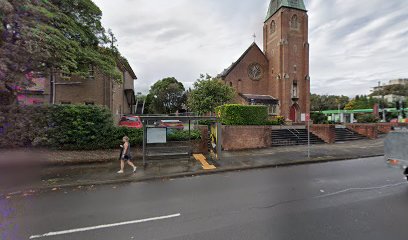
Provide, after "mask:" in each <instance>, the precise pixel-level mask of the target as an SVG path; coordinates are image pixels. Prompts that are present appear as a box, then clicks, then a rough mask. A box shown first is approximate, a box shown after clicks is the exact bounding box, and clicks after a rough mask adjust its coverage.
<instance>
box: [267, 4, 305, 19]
mask: <svg viewBox="0 0 408 240" xmlns="http://www.w3.org/2000/svg"><path fill="white" fill-rule="evenodd" d="M282 7H288V8H294V9H299V10H303V11H307V10H306V7H305V3H304V2H303V0H271V3H270V4H269V9H268V13H267V15H266V19H265V21H268V19H269V18H270V17H272V15H273V14H275V13H276V12H277V11H278V10H279V9H280V8H282Z"/></svg>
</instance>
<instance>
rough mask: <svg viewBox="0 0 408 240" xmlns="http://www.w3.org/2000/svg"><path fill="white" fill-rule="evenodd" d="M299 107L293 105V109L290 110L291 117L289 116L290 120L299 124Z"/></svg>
mask: <svg viewBox="0 0 408 240" xmlns="http://www.w3.org/2000/svg"><path fill="white" fill-rule="evenodd" d="M298 116H299V105H297V104H296V103H295V104H293V105H292V107H291V108H290V115H289V119H290V120H291V121H292V122H298V120H299V118H298Z"/></svg>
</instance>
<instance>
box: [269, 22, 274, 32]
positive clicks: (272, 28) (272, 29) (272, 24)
mask: <svg viewBox="0 0 408 240" xmlns="http://www.w3.org/2000/svg"><path fill="white" fill-rule="evenodd" d="M269 30H270V31H271V34H272V33H274V32H275V31H276V23H275V21H273V20H272V22H271V25H270V26H269Z"/></svg>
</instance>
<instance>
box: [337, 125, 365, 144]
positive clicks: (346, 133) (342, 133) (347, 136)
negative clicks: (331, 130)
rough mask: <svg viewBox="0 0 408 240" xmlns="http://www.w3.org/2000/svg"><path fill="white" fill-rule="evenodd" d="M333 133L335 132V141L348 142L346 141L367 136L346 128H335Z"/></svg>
mask: <svg viewBox="0 0 408 240" xmlns="http://www.w3.org/2000/svg"><path fill="white" fill-rule="evenodd" d="M335 134H336V142H348V141H356V140H362V139H367V137H365V136H363V135H361V134H358V133H356V132H354V131H352V130H350V129H348V128H336V129H335Z"/></svg>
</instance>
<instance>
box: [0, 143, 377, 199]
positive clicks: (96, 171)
mask: <svg viewBox="0 0 408 240" xmlns="http://www.w3.org/2000/svg"><path fill="white" fill-rule="evenodd" d="M383 145H384V144H383V139H377V140H360V141H353V142H347V143H336V144H322V145H312V146H311V151H310V152H311V157H310V158H308V157H307V146H292V147H277V148H268V149H258V150H248V151H237V152H224V153H223V157H222V160H220V161H210V163H211V164H214V165H215V166H216V167H217V169H215V170H203V169H202V167H201V164H200V163H199V162H198V161H196V160H194V159H190V160H184V161H181V160H164V161H163V160H162V161H156V162H154V161H153V162H150V163H149V164H148V165H147V167H146V168H143V167H142V166H141V165H142V163H141V161H136V165H137V166H138V170H137V172H136V173H135V174H133V173H132V172H131V171H132V170H131V168H130V167H129V166H127V168H126V171H125V174H117V173H116V172H117V171H118V170H119V162H118V161H117V160H114V161H109V162H107V163H99V164H95V163H94V164H85V165H71V166H70V165H68V166H53V167H43V168H37V169H35V168H34V169H31V170H30V172H31V174H28V175H27V174H25V173H20V171H19V175H18V176H25V178H23V179H18V181H17V180H15V179H13V178H12V177H13V176H14V177H15V176H17V175H16V174H13V173H12V172H8V173H9V177H11V178H8V177H7V176H6V175H7V174H6V175H5V174H0V175H3V177H1V176H0V194H10V193H11V192H17V194H18V193H21V191H19V190H21V189H24V190H25V191H30V190H31V191H37V190H40V189H54V190H55V189H59V188H64V187H84V186H88V187H89V186H93V185H100V184H116V183H123V182H135V181H148V180H155V179H169V178H176V177H183V176H193V175H200V174H214V173H218V172H225V171H237V170H246V169H254V168H265V167H278V166H289V165H296V164H309V163H318V162H326V161H336V160H346V159H357V158H364V157H373V156H382V155H383V153H384V152H383ZM102 162H104V161H102ZM10 179H13V180H10ZM10 183H13V184H10ZM16 183H18V184H16ZM27 183H28V184H27Z"/></svg>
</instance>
